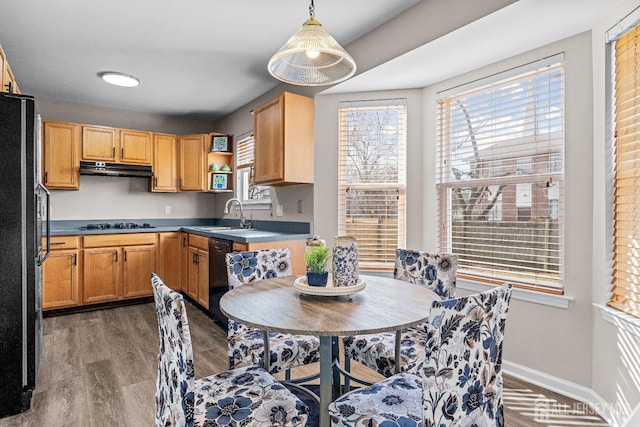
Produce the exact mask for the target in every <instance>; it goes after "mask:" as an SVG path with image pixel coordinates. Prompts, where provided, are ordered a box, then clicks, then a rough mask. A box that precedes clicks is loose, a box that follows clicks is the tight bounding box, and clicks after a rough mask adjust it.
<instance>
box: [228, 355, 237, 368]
mask: <svg viewBox="0 0 640 427" xmlns="http://www.w3.org/2000/svg"><path fill="white" fill-rule="evenodd" d="M235 360H236V358H235V357H233V356H229V370H231V369H233V368H235V367H236V362H235Z"/></svg>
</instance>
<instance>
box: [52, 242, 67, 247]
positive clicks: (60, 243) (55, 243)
mask: <svg viewBox="0 0 640 427" xmlns="http://www.w3.org/2000/svg"><path fill="white" fill-rule="evenodd" d="M58 245H66V242H51V243H50V246H58Z"/></svg>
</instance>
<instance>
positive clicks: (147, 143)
mask: <svg viewBox="0 0 640 427" xmlns="http://www.w3.org/2000/svg"><path fill="white" fill-rule="evenodd" d="M151 144H152V142H151V133H150V132H140V131H136V130H127V129H123V130H121V131H120V162H122V163H133V164H136V165H150V164H151Z"/></svg>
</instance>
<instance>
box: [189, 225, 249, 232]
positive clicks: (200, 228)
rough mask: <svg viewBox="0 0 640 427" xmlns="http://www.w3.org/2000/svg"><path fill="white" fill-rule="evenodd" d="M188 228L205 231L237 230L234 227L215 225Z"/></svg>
mask: <svg viewBox="0 0 640 427" xmlns="http://www.w3.org/2000/svg"><path fill="white" fill-rule="evenodd" d="M188 228H192V229H194V230H198V231H206V232H211V231H222V230H239V229H238V228H236V227H217V226H211V227H188Z"/></svg>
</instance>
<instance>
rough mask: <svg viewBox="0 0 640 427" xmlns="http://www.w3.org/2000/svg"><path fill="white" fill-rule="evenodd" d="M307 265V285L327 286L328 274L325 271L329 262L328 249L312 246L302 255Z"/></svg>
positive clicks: (322, 246)
mask: <svg viewBox="0 0 640 427" xmlns="http://www.w3.org/2000/svg"><path fill="white" fill-rule="evenodd" d="M304 260H305V261H306V263H307V283H308V284H309V286H327V278H328V277H329V272H328V271H327V269H326V265H327V261H328V260H329V248H328V247H326V246H324V245H321V246H314V247H313V248H312V249H311V250H310V251H309V252H307V253H305V254H304Z"/></svg>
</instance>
